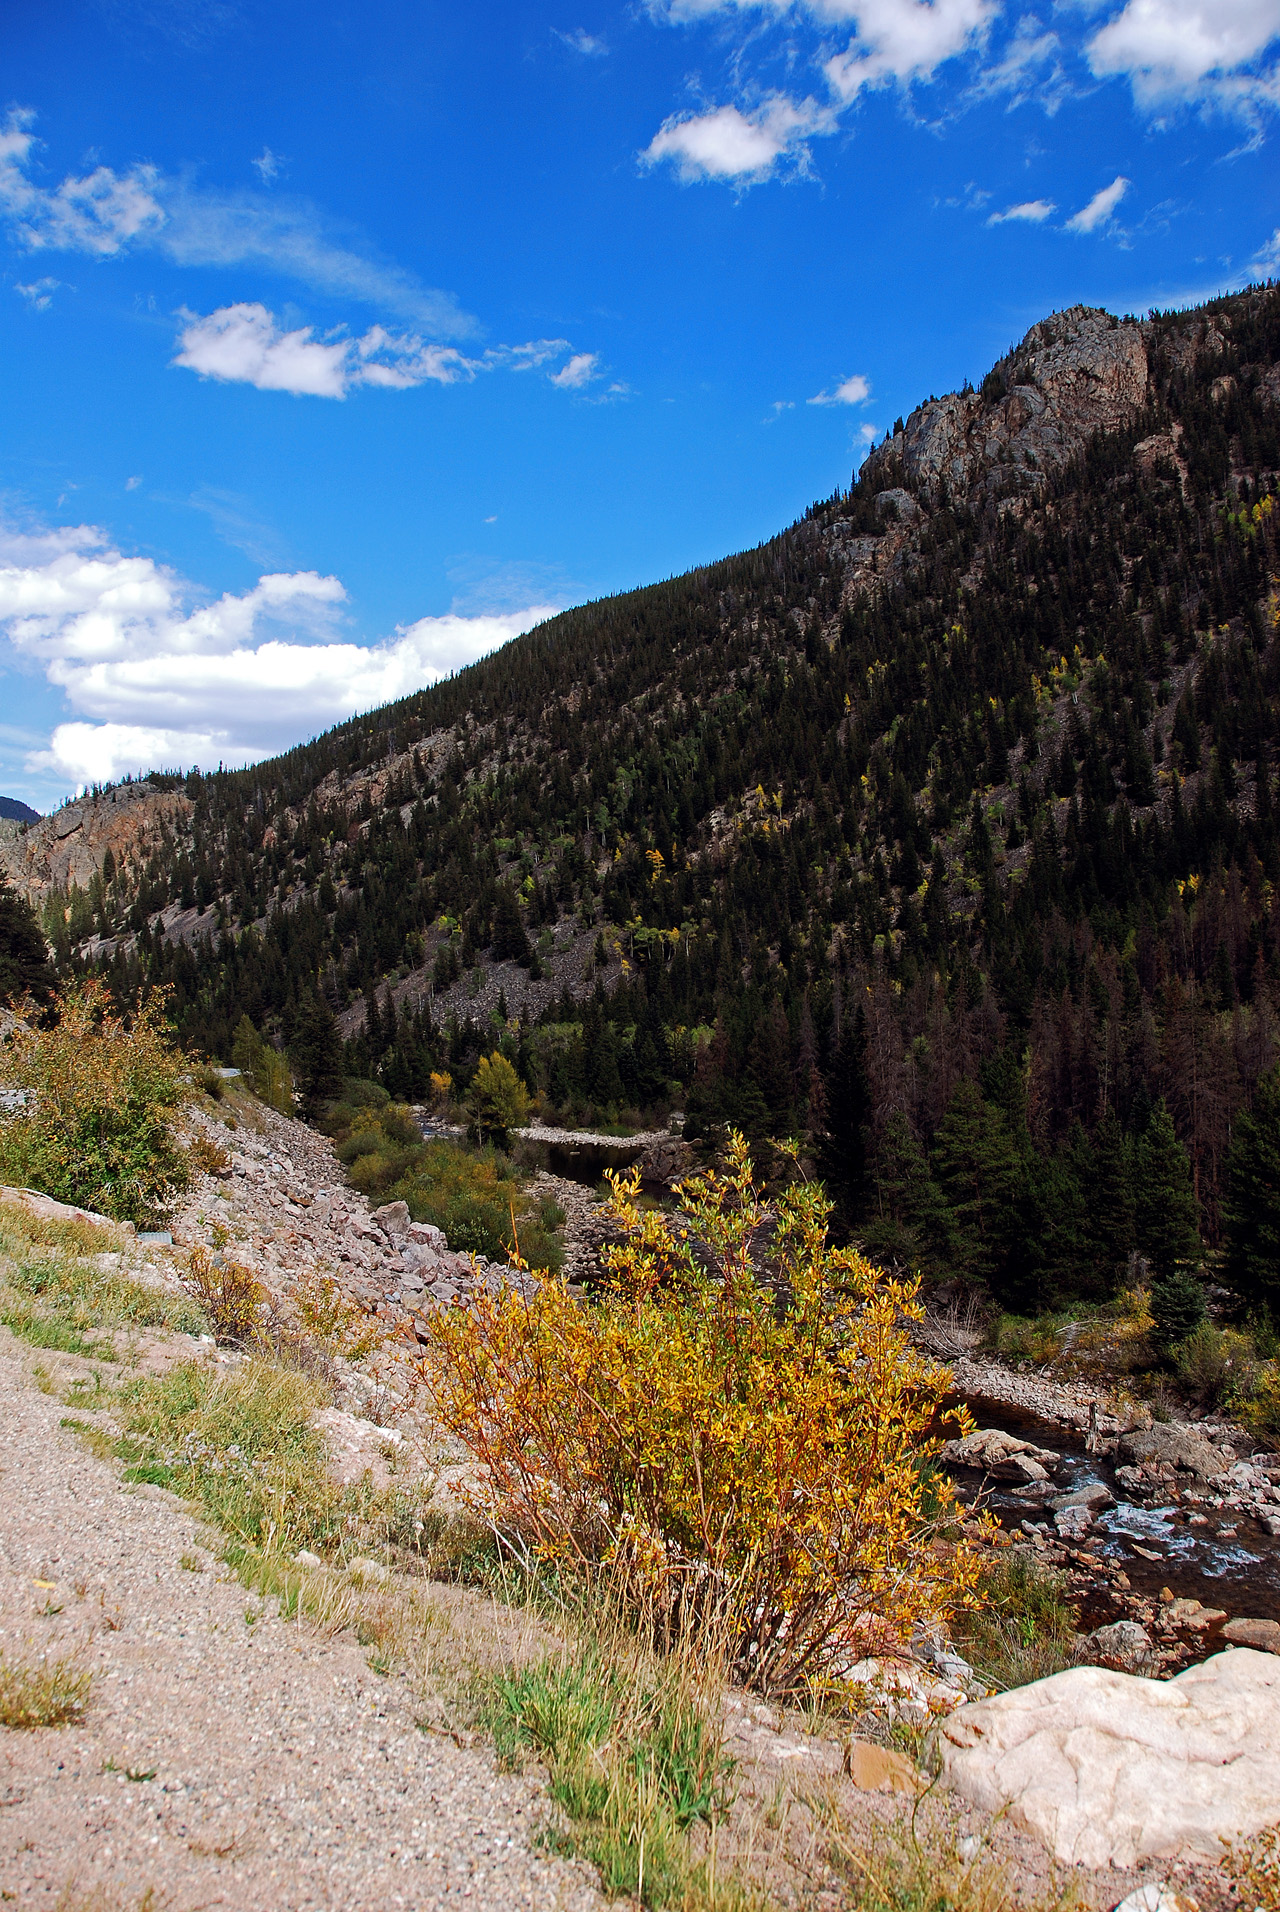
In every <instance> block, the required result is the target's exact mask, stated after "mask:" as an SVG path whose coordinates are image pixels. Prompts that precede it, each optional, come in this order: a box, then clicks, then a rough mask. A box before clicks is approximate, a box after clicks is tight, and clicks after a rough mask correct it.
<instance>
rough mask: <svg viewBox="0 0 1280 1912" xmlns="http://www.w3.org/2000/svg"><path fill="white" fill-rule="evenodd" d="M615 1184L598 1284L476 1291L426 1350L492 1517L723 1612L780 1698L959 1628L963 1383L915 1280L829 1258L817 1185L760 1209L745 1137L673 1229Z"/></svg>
mask: <svg viewBox="0 0 1280 1912" xmlns="http://www.w3.org/2000/svg"><path fill="white" fill-rule="evenodd" d="M611 1179H612V1181H613V1187H614V1195H613V1204H612V1206H613V1209H614V1212H615V1216H616V1219H617V1222H618V1224H619V1225H620V1229H621V1234H622V1240H621V1243H620V1244H619V1245H616V1246H614V1247H611V1248H608V1249H606V1250H605V1252H604V1259H605V1262H606V1265H607V1268H608V1273H609V1280H608V1285H607V1287H606V1288H605V1290H604V1291H603V1292H602V1293H600V1294H598V1295H596V1296H594V1297H590V1298H583V1299H580V1298H578V1297H577V1296H575V1295H573V1294H571V1293H570V1292H569V1290H568V1288H567V1287H566V1285H565V1284H564V1283H563V1282H562V1281H559V1280H555V1279H548V1280H544V1281H542V1282H541V1283H540V1285H539V1286H538V1287H537V1288H536V1289H535V1290H534V1291H532V1292H531V1294H530V1296H529V1297H528V1298H527V1299H526V1298H524V1297H523V1296H521V1295H520V1294H519V1293H517V1292H516V1291H515V1290H514V1289H506V1290H504V1291H503V1292H501V1293H498V1294H483V1293H482V1294H478V1295H477V1296H476V1297H475V1299H474V1301H473V1302H471V1303H469V1305H468V1306H467V1307H466V1308H455V1309H449V1310H446V1311H442V1312H441V1313H439V1314H437V1315H436V1316H435V1318H434V1322H433V1326H432V1328H431V1332H430V1339H429V1343H428V1345H427V1346H426V1347H425V1348H424V1349H423V1350H421V1352H420V1357H419V1362H418V1372H419V1375H420V1378H421V1381H422V1384H423V1385H424V1387H425V1389H426V1392H427V1394H428V1396H429V1398H430V1401H431V1403H432V1405H433V1407H434V1410H435V1412H436V1414H437V1415H438V1416H439V1418H440V1420H441V1421H442V1422H443V1424H444V1425H445V1426H446V1427H447V1428H448V1429H449V1430H450V1431H451V1432H452V1433H454V1434H455V1435H456V1436H458V1437H459V1439H460V1440H461V1441H462V1442H463V1443H464V1445H465V1446H466V1447H467V1448H468V1449H469V1451H470V1452H471V1454H472V1455H473V1456H474V1458H475V1459H476V1461H478V1462H479V1463H480V1465H479V1467H478V1469H477V1470H476V1478H475V1482H474V1485H473V1487H472V1489H471V1490H470V1491H471V1497H472V1500H473V1504H474V1505H475V1507H476V1510H477V1511H478V1512H480V1513H482V1514H483V1515H484V1516H485V1517H486V1518H487V1519H489V1520H490V1521H491V1522H492V1523H493V1525H494V1527H495V1528H496V1529H497V1531H498V1532H499V1534H500V1535H503V1536H504V1537H505V1538H506V1539H507V1540H508V1542H509V1543H510V1544H512V1545H513V1546H515V1547H516V1548H518V1549H522V1550H524V1551H525V1552H526V1553H528V1554H532V1555H535V1556H537V1557H539V1558H541V1559H543V1560H550V1561H553V1562H557V1563H560V1565H561V1566H562V1567H566V1568H569V1569H571V1570H580V1571H585V1572H587V1573H593V1572H595V1571H597V1570H599V1569H600V1568H601V1567H609V1566H612V1567H613V1568H614V1569H615V1570H616V1569H621V1575H622V1578H623V1580H624V1582H625V1583H626V1584H627V1585H628V1586H629V1587H630V1588H631V1590H632V1591H633V1592H634V1593H636V1594H637V1595H639V1596H641V1597H642V1598H643V1599H644V1600H645V1601H646V1603H649V1604H650V1605H651V1608H652V1610H654V1611H655V1612H656V1613H657V1614H659V1615H660V1616H665V1617H666V1619H667V1621H668V1623H669V1624H672V1623H673V1624H675V1625H677V1626H679V1625H685V1624H689V1623H691V1622H692V1621H693V1620H694V1619H695V1617H696V1616H698V1615H699V1614H701V1615H703V1616H704V1617H705V1616H706V1615H708V1614H709V1613H711V1612H712V1611H714V1613H715V1614H716V1616H717V1617H718V1619H719V1621H720V1623H721V1624H726V1623H727V1629H728V1632H729V1635H730V1650H731V1655H732V1658H733V1661H734V1664H735V1667H736V1669H737V1671H738V1673H739V1676H740V1677H744V1678H746V1679H748V1680H749V1681H750V1682H751V1683H752V1684H754V1685H755V1686H757V1687H758V1688H760V1689H761V1690H763V1691H792V1690H795V1689H797V1688H799V1687H801V1686H804V1685H806V1684H810V1685H812V1684H814V1683H820V1682H822V1681H826V1680H832V1679H835V1680H838V1679H839V1678H840V1677H841V1676H842V1675H843V1674H845V1673H847V1671H848V1670H849V1668H850V1667H851V1666H852V1665H853V1664H854V1663H855V1662H856V1661H858V1660H859V1659H861V1658H862V1657H864V1656H865V1655H867V1654H868V1653H872V1652H877V1651H884V1650H886V1649H887V1650H890V1651H892V1650H893V1648H894V1646H895V1645H897V1646H901V1645H902V1644H903V1643H904V1642H905V1641H906V1640H907V1639H909V1637H910V1635H911V1632H912V1630H913V1629H914V1628H915V1627H916V1626H918V1625H921V1624H923V1625H926V1626H936V1625H938V1624H940V1623H943V1622H944V1621H945V1619H946V1616H947V1615H948V1613H949V1612H951V1611H952V1610H954V1608H955V1607H956V1606H957V1605H960V1604H963V1603H965V1602H967V1601H968V1600H969V1599H970V1597H971V1596H972V1594H973V1590H974V1587H975V1583H976V1579H977V1570H978V1554H977V1550H976V1548H975V1547H974V1546H973V1545H971V1544H970V1543H969V1542H968V1541H967V1540H966V1539H965V1538H964V1535H963V1533H962V1531H961V1530H960V1529H959V1526H958V1524H957V1521H956V1513H955V1501H954V1492H953V1489H952V1488H951V1486H950V1484H949V1482H947V1481H946V1480H945V1479H944V1478H940V1477H938V1476H936V1475H935V1474H934V1472H933V1470H932V1468H931V1466H930V1462H931V1459H932V1456H933V1454H934V1453H935V1452H936V1448H937V1446H938V1444H939V1438H940V1437H939V1436H938V1434H937V1432H936V1430H937V1428H938V1424H939V1420H940V1417H942V1418H945V1417H943V1416H942V1410H943V1407H944V1403H945V1400H946V1397H947V1395H948V1391H949V1387H950V1378H951V1377H950V1375H949V1373H948V1372H947V1370H946V1369H945V1368H942V1367H940V1366H939V1365H938V1364H937V1363H935V1362H934V1361H932V1360H930V1359H929V1358H928V1357H927V1356H925V1355H924V1354H922V1353H921V1352H920V1351H919V1350H918V1349H917V1348H916V1347H915V1346H914V1345H913V1344H912V1342H911V1339H910V1337H909V1334H908V1332H907V1325H908V1323H910V1322H911V1321H913V1320H917V1319H919V1318H920V1312H921V1311H920V1308H919V1304H918V1301H917V1295H916V1288H915V1285H914V1284H912V1283H910V1282H905V1281H900V1280H897V1279H894V1278H892V1277H890V1276H888V1275H886V1274H884V1273H883V1272H882V1271H881V1270H879V1269H877V1268H874V1267H873V1266H872V1265H871V1264H870V1263H869V1262H868V1261H866V1260H865V1259H864V1257H863V1256H861V1255H860V1254H858V1253H857V1252H856V1251H855V1250H853V1249H850V1248H832V1247H831V1246H829V1244H828V1241H827V1222H828V1218H829V1215H830V1203H829V1202H828V1201H827V1200H826V1198H825V1195H824V1194H823V1191H822V1189H821V1188H820V1187H818V1186H816V1185H811V1184H803V1183H802V1184H799V1185H797V1186H794V1187H792V1188H790V1189H789V1190H787V1191H786V1192H785V1193H784V1194H782V1195H781V1196H779V1197H778V1198H777V1199H776V1200H775V1201H773V1202H771V1203H766V1201H765V1200H764V1197H763V1194H762V1192H761V1190H760V1188H759V1186H758V1185H757V1183H756V1181H755V1179H754V1176H753V1171H752V1164H751V1160H750V1157H749V1154H748V1150H747V1144H746V1142H745V1141H744V1140H743V1138H742V1137H741V1136H740V1135H733V1136H731V1138H730V1141H729V1145H728V1149H727V1155H726V1165H725V1167H724V1169H723V1171H710V1172H707V1173H705V1174H702V1175H699V1176H696V1177H694V1178H692V1179H691V1180H689V1181H687V1182H685V1183H684V1184H683V1185H682V1187H681V1188H680V1189H679V1190H678V1191H677V1195H678V1209H677V1212H676V1214H675V1215H674V1216H670V1215H667V1214H664V1213H661V1212H658V1211H655V1210H653V1209H646V1208H644V1207H642V1206H641V1203H640V1200H639V1175H638V1171H637V1172H634V1173H633V1174H632V1175H631V1176H629V1177H614V1178H611ZM957 1424H958V1425H959V1427H960V1429H961V1430H962V1431H963V1430H965V1429H967V1428H968V1427H969V1426H971V1425H972V1423H971V1422H970V1421H969V1420H968V1417H967V1415H966V1414H965V1411H964V1410H963V1409H960V1410H956V1411H955V1412H954V1414H953V1416H952V1417H951V1428H950V1430H949V1431H954V1430H955V1427H956V1425H957Z"/></svg>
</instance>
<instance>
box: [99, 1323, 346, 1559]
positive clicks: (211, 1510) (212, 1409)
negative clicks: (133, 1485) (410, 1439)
mask: <svg viewBox="0 0 1280 1912" xmlns="http://www.w3.org/2000/svg"><path fill="white" fill-rule="evenodd" d="M327 1398H328V1397H327V1394H326V1392H325V1390H324V1389H323V1387H322V1386H320V1384H319V1383H317V1382H315V1381H313V1380H311V1379H310V1378H309V1377H308V1376H306V1375H303V1374H299V1373H296V1372H294V1371H292V1370H289V1369H283V1368H278V1367H275V1366H273V1365H272V1364H271V1363H269V1362H267V1361H258V1360H250V1361H246V1362H244V1364H243V1365H242V1366H240V1367H238V1368H236V1369H234V1370H233V1371H232V1372H231V1373H225V1372H223V1371H221V1370H219V1369H216V1368H212V1367H210V1366H208V1365H207V1364H206V1363H204V1362H199V1361H187V1362H183V1363H182V1364H181V1366H178V1367H174V1368H170V1369H169V1370H168V1372H167V1373H165V1374H162V1375H155V1376H147V1377H146V1378H144V1379H140V1380H137V1381H134V1382H131V1383H130V1384H129V1385H128V1386H126V1387H125V1388H124V1389H123V1391H122V1393H121V1397H120V1412H121V1416H122V1419H123V1426H124V1438H123V1440H122V1442H121V1443H120V1447H119V1450H118V1451H119V1453H120V1457H121V1459H123V1460H124V1461H125V1463H126V1468H125V1478H126V1479H127V1480H133V1481H146V1482H149V1483H151V1484H152V1485H154V1486H157V1487H167V1488H170V1489H171V1490H172V1491H173V1492H174V1493H176V1494H181V1495H182V1496H183V1498H184V1499H187V1500H194V1501H199V1502H200V1503H201V1505H202V1506H203V1507H204V1510H205V1512H206V1514H207V1515H208V1516H209V1518H210V1519H211V1520H213V1521H215V1522H216V1523H217V1525H218V1526H219V1527H221V1528H222V1529H223V1531H224V1532H225V1533H226V1534H227V1535H228V1536H229V1537H230V1538H231V1539H232V1540H235V1541H239V1542H240V1543H242V1544H244V1545H249V1546H254V1547H258V1548H262V1549H264V1550H267V1551H274V1550H288V1551H296V1549H298V1548H299V1547H308V1548H312V1549H328V1548H331V1547H333V1546H335V1545H337V1543H338V1542H339V1540H340V1538H341V1535H342V1531H343V1527H344V1512H345V1509H344V1505H343V1501H344V1495H343V1490H342V1489H340V1488H338V1487H337V1486H335V1485H334V1483H333V1482H332V1481H331V1480H330V1479H329V1476H328V1472H327V1468H326V1460H325V1449H324V1438H323V1436H322V1435H321V1434H320V1433H319V1431H318V1430H317V1429H315V1428H313V1427H312V1426H311V1420H312V1417H313V1416H314V1414H315V1412H316V1410H317V1408H319V1407H321V1406H322V1405H323V1404H324V1403H325V1401H326V1400H327ZM356 1491H357V1490H348V1492H349V1493H353V1492H356Z"/></svg>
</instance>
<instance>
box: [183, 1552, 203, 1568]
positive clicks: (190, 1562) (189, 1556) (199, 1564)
mask: <svg viewBox="0 0 1280 1912" xmlns="http://www.w3.org/2000/svg"><path fill="white" fill-rule="evenodd" d="M178 1565H179V1566H180V1567H181V1568H182V1571H183V1572H184V1573H203V1572H204V1561H203V1560H202V1559H201V1558H200V1556H199V1554H193V1553H184V1554H180V1555H179V1556H178Z"/></svg>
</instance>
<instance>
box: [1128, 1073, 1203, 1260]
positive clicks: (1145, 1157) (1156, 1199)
mask: <svg viewBox="0 0 1280 1912" xmlns="http://www.w3.org/2000/svg"><path fill="white" fill-rule="evenodd" d="M1133 1209H1134V1227H1135V1233H1136V1236H1137V1243H1138V1247H1139V1249H1140V1250H1141V1251H1142V1253H1143V1254H1144V1255H1145V1256H1146V1258H1147V1260H1148V1261H1149V1262H1150V1263H1151V1266H1152V1269H1153V1270H1154V1272H1155V1275H1156V1277H1157V1279H1159V1280H1165V1281H1167V1280H1168V1278H1169V1276H1170V1275H1172V1273H1173V1271H1174V1269H1175V1268H1177V1267H1178V1266H1179V1265H1181V1264H1185V1263H1187V1262H1191V1261H1194V1260H1195V1259H1196V1255H1197V1251H1198V1249H1199V1246H1200V1234H1199V1230H1198V1228H1197V1226H1196V1220H1197V1217H1196V1198H1195V1192H1194V1190H1193V1188H1192V1186H1191V1161H1190V1158H1189V1157H1188V1155H1187V1151H1186V1149H1185V1148H1184V1147H1183V1146H1182V1143H1181V1142H1180V1141H1179V1140H1178V1138H1177V1136H1176V1135H1175V1133H1174V1128H1173V1117H1172V1116H1171V1115H1170V1114H1169V1111H1168V1109H1167V1108H1166V1107H1165V1105H1164V1103H1163V1102H1157V1103H1156V1105H1155V1107H1154V1108H1153V1109H1152V1111H1151V1118H1150V1120H1149V1121H1148V1123H1147V1126H1146V1128H1145V1130H1144V1131H1143V1133H1142V1134H1141V1135H1140V1136H1139V1137H1138V1142H1137V1146H1136V1148H1135V1149H1134V1152H1133Z"/></svg>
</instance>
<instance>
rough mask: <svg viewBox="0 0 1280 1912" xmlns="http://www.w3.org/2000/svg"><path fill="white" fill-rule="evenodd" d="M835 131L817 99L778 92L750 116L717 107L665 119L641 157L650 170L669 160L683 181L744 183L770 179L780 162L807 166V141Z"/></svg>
mask: <svg viewBox="0 0 1280 1912" xmlns="http://www.w3.org/2000/svg"><path fill="white" fill-rule="evenodd" d="M834 130H835V119H834V115H833V114H832V113H831V112H830V111H829V110H828V109H826V108H824V107H821V106H819V105H817V103H816V102H815V101H813V100H792V99H788V98H787V97H786V96H785V94H780V93H775V94H771V95H770V97H769V98H768V99H767V100H765V101H764V102H763V103H762V104H761V105H759V106H757V107H755V108H753V109H752V110H751V111H750V112H749V113H743V112H741V111H740V110H739V109H738V107H736V106H717V107H715V108H713V109H712V110H710V111H709V112H706V113H692V114H686V115H683V116H681V115H675V116H673V117H672V118H671V119H668V120H664V121H663V124H662V126H661V128H660V129H659V130H658V132H657V133H655V134H654V136H653V138H652V139H651V140H650V142H649V144H648V146H646V148H645V150H644V152H643V153H642V154H641V156H640V157H641V161H642V163H643V164H645V165H646V166H656V165H659V164H661V163H662V161H664V160H669V161H670V162H671V163H672V165H674V167H675V169H676V171H677V172H678V173H679V175H680V177H681V179H683V180H686V181H692V180H697V179H731V180H734V181H736V182H740V183H744V184H753V183H754V182H755V181H757V180H762V179H767V178H768V177H769V175H770V173H772V172H773V170H774V168H775V166H776V165H777V163H778V161H779V160H780V159H783V158H784V157H790V158H794V159H796V160H798V161H799V162H800V163H801V164H802V163H803V157H804V152H805V142H806V141H807V140H808V139H809V138H811V137H812V136H813V135H814V134H815V133H827V132H833V131H834Z"/></svg>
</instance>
